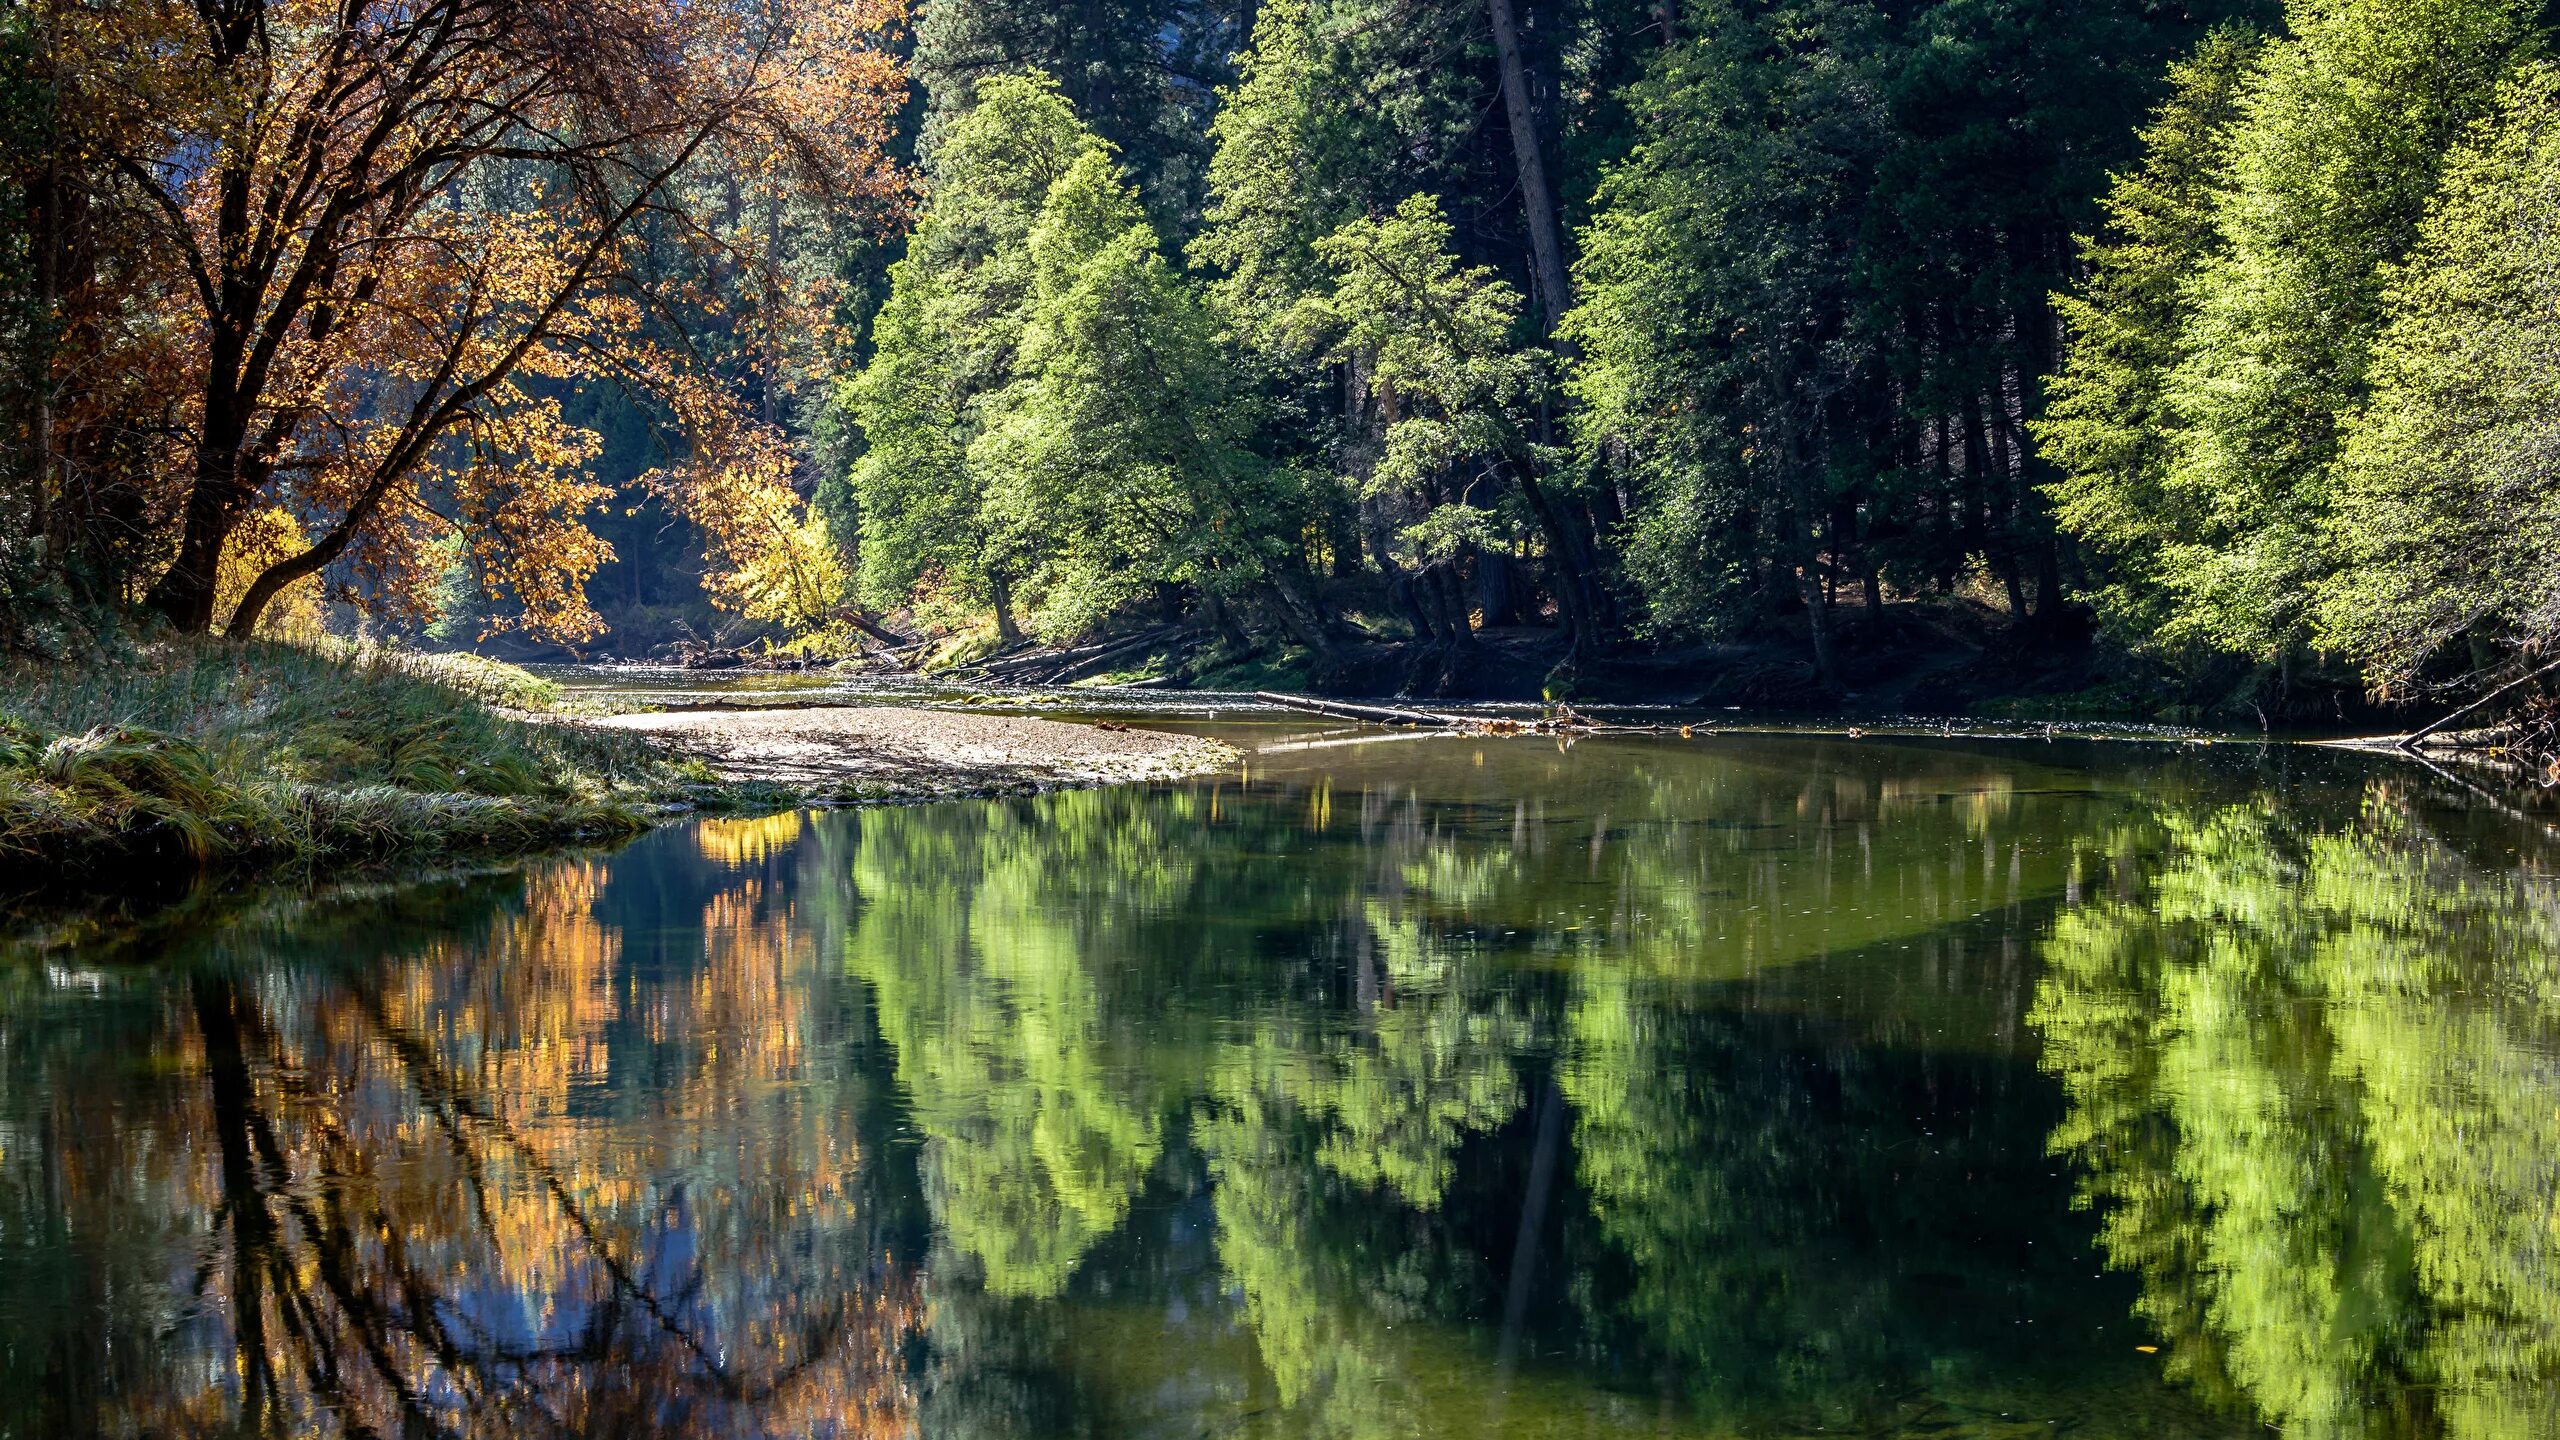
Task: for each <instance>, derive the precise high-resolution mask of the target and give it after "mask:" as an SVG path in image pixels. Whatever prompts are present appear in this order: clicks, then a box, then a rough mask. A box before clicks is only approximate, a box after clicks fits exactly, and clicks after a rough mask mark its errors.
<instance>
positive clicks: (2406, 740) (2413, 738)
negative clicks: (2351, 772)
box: [2399, 660, 2560, 751]
mask: <svg viewBox="0 0 2560 1440" xmlns="http://www.w3.org/2000/svg"><path fill="white" fill-rule="evenodd" d="M2554 670H2560V660H2554V661H2552V662H2551V663H2550V664H2548V665H2545V666H2543V667H2541V668H2540V669H2538V670H2535V671H2534V672H2533V673H2531V674H2529V675H2525V676H2522V677H2520V678H2518V679H2515V680H2510V681H2508V682H2507V683H2506V684H2504V685H2501V686H2499V687H2498V688H2497V689H2495V690H2492V691H2490V692H2489V693H2488V694H2486V695H2483V696H2481V697H2480V698H2479V699H2477V700H2474V701H2472V702H2471V703H2470V704H2468V705H2465V706H2463V707H2462V708H2461V709H2459V710H2456V711H2454V712H2453V713H2452V714H2450V715H2447V716H2445V717H2444V718H2443V719H2441V720H2438V721H2437V722H2435V723H2434V724H2432V725H2426V726H2421V727H2420V728H2418V729H2416V730H2412V731H2410V732H2409V733H2408V734H2406V735H2403V736H2401V737H2400V739H2399V745H2400V748H2401V749H2403V750H2412V751H2414V750H2416V749H2417V748H2418V742H2419V741H2421V740H2424V739H2426V738H2427V737H2428V736H2430V735H2433V734H2434V733H2436V732H2437V731H2439V730H2442V729H2443V728H2445V727H2446V726H2448V725H2450V724H2452V723H2453V722H2454V721H2456V720H2459V719H2461V718H2462V717H2463V716H2465V715H2469V714H2472V713H2474V712H2476V711H2478V710H2480V709H2482V708H2484V707H2486V706H2487V705H2489V704H2490V703H2491V702H2493V701H2497V700H2502V699H2505V698H2506V697H2507V696H2508V695H2511V694H2513V693H2514V692H2516V691H2518V690H2521V689H2523V688H2524V687H2525V686H2527V685H2530V684H2532V683H2533V682H2534V681H2536V680H2539V679H2541V678H2542V677H2543V676H2545V675H2548V674H2550V673H2551V672H2552V671H2554Z"/></svg>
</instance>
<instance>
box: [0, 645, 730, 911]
mask: <svg viewBox="0 0 2560 1440" xmlns="http://www.w3.org/2000/svg"><path fill="white" fill-rule="evenodd" d="M556 694H557V690H556V688H555V687H553V686H551V685H550V684H548V683H547V682H545V681H543V680H540V679H538V678H536V677H535V676H533V675H530V674H528V673H526V672H525V671H522V670H519V669H517V668H516V667H514V666H511V665H505V664H501V663H500V662H497V661H494V660H487V659H483V658H481V657H478V656H467V655H462V656H457V655H434V656H429V655H417V654H409V653H403V652H398V651H389V650H381V649H375V648H369V647H358V646H352V645H346V644H328V645H323V646H317V647H304V646H298V645H292V644H287V643H283V642H275V641H253V642H249V643H246V644H237V643H231V642H225V641H216V640H187V641H178V640H170V641H160V642H156V643H153V644H150V645H145V646H141V647H137V648H133V649H129V650H126V651H124V652H122V653H117V654H112V655H100V656H95V657H91V658H88V659H84V660H79V661H55V662H49V663H45V664H40V665H39V664H21V665H18V666H16V667H13V668H9V669H7V670H0V865H8V864H10V862H16V864H17V865H18V866H20V867H41V868H43V869H46V870H49V871H57V872H58V871H63V870H71V871H78V870H94V869H96V868H97V867H99V866H101V865H103V864H107V863H110V862H114V861H118V860H123V859H131V858H147V859H154V860H163V861H167V862H170V863H172V864H177V863H184V864H189V865H195V866H202V865H205V864H208V863H215V862H223V861H233V860H245V859H260V858H284V857H303V858H317V857H321V856H335V855H364V856H382V855H393V854H451V853H460V852H469V851H492V850H510V849H524V848H531V847H535V846H540V845H546V844H555V843H561V842H566V841H575V840H592V839H601V838H607V837H611V836H615V835H622V834H629V833H632V832H634V831H636V830H638V829H640V828H642V827H644V826H645V825H646V824H647V823H648V822H649V820H650V818H651V817H652V816H653V815H654V814H656V813H659V812H660V811H662V810H663V809H664V808H665V807H666V806H667V805H668V804H669V803H672V802H677V801H685V802H689V803H694V804H702V803H717V802H718V801H720V800H721V799H722V798H723V797H721V796H719V795H717V794H706V787H705V786H704V784H703V777H702V776H701V774H700V773H699V767H698V766H693V765H688V764H686V763H685V762H683V761H680V760H678V759H676V758H675V757H672V756H670V755H669V754H667V753H666V752H665V751H664V749H662V748H661V747H658V746H656V745H654V744H652V743H651V742H650V741H648V740H647V739H645V738H644V737H640V736H635V735H627V734H619V733H614V732H609V731H596V730H589V729H583V728H579V727H575V726H570V725H565V724H561V723H558V722H557V721H555V720H551V719H548V718H546V717H544V716H542V715H540V714H535V713H526V712H535V711H539V710H541V709H542V708H543V707H545V706H547V705H548V704H549V703H550V701H551V699H552V698H554V697H555V696H556Z"/></svg>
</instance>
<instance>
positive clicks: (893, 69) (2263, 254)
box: [0, 0, 2560, 719]
mask: <svg viewBox="0 0 2560 1440" xmlns="http://www.w3.org/2000/svg"><path fill="white" fill-rule="evenodd" d="M2549 35H2550V25H2549V19H2548V17H2546V16H2545V15H2544V13H2543V12H2542V11H2541V10H2540V9H2539V8H2538V7H2536V6H2532V5H2527V4H2523V3H2520V0H2296V3H2293V4H2290V5H2284V6H2278V5H2276V4H2273V3H2266V0H2184V3H2180V0H2142V3H2107V0H1261V3H1258V4H1255V3H1246V0H1235V3H1218V0H1079V3H1074V4H1067V5H1046V4H1029V3H1024V0H925V3H924V4H922V5H921V7H920V8H918V9H917V10H916V11H914V12H913V13H908V12H907V11H906V10H904V9H903V8H902V6H901V4H900V3H899V0H721V3H717V4H711V5H702V4H674V3H668V0H609V3H604V4H595V5H577V6H555V5H549V4H540V3H526V0H413V3H405V4H399V5H384V4H378V3H368V0H357V3H344V4H333V5H320V4H317V3H313V0H186V3H180V0H138V3H129V4H119V5H115V6H109V7H90V6H81V5H72V4H67V3H62V0H12V3H10V4H9V5H8V6H7V7H6V9H5V10H0V86H5V87H6V90H7V94H8V99H7V101H6V104H5V106H4V107H0V123H5V133H0V342H4V343H5V347H6V349H7V351H8V362H7V370H8V382H7V388H6V394H5V399H0V406H4V407H5V409H6V412H7V413H6V416H5V422H0V441H5V444H6V447H7V449H6V454H5V457H0V510H5V514H0V531H5V533H6V535H7V536H8V537H9V538H8V541H7V544H6V549H5V564H0V585H5V586H6V588H7V601H6V605H5V610H6V614H7V627H8V632H9V633H8V635H7V637H6V638H7V640H8V642H9V644H10V645H11V646H12V647H14V648H16V649H18V650H20V651H33V652H36V653H47V652H49V651H56V652H58V651H61V650H63V649H64V648H66V647H74V646H77V645H78V644H79V643H81V637H82V636H84V635H89V634H94V633H95V632H96V631H97V630H98V629H99V628H100V627H101V626H106V625H125V624H131V623H134V622H135V620H136V619H137V618H141V617H153V618H152V619H151V623H165V624H167V625H169V626H172V627H175V629H176V630H178V631H180V632H205V631H223V632H228V633H231V634H235V635H237V634H247V633H252V632H256V631H259V630H261V629H263V630H265V631H268V632H285V633H290V632H292V631H294V630H295V629H297V628H299V629H303V630H315V629H319V628H323V627H326V628H333V629H336V630H339V631H341V632H349V631H358V630H360V631H362V632H364V633H366V634H371V635H395V636H398V635H405V636H410V637H414V638H417V639H420V640H424V641H429V642H442V643H448V644H475V643H476V644H484V645H497V646H513V647H515V648H514V653H518V654H525V653H536V652H535V651H534V649H533V647H536V646H549V647H561V646H565V647H569V649H570V650H572V651H574V652H575V653H580V654H588V655H605V656H621V657H626V658H639V657H642V656H646V655H650V654H652V653H661V654H663V653H668V652H669V650H670V649H671V648H673V649H677V650H691V651H695V652H699V651H700V650H703V649H707V648H715V647H723V646H735V645H736V644H737V643H738V642H739V641H740V640H741V639H742V638H751V639H753V640H754V641H755V642H756V643H757V644H758V645H759V646H760V647H762V648H763V649H765V650H768V651H771V652H773V653H777V654H785V655H793V656H799V657H804V658H813V659H816V658H836V657H841V656H848V655H852V654H855V653H857V652H860V651H863V650H866V649H874V650H876V649H881V648H889V649H892V650H896V649H899V648H901V647H909V646H910V645H911V642H913V641H914V640H916V639H918V638H923V637H933V638H938V639H939V640H940V641H941V644H940V648H939V651H938V652H937V653H938V654H939V655H941V656H942V657H943V658H946V659H948V658H954V657H964V656H972V655H980V654H984V653H987V652H990V651H993V650H997V649H1001V648H1003V647H1008V646H1017V645H1025V644H1029V643H1032V642H1034V641H1039V642H1046V643H1047V644H1049V645H1051V646H1069V645H1074V644H1079V643H1083V644H1088V645H1090V644H1091V643H1093V642H1096V641H1099V640H1102V639H1105V638H1108V637H1112V636H1115V635H1123V634H1137V633H1140V632H1141V631H1148V632H1151V633H1156V634H1160V635H1163V636H1178V637H1182V638H1181V640H1180V643H1181V644H1185V645H1191V646H1193V647H1194V649H1193V650H1192V651H1191V652H1189V653H1190V654H1191V655H1192V656H1193V658H1192V659H1191V660H1189V661H1187V662H1183V664H1181V665H1177V666H1176V669H1177V671H1179V672H1180V675H1181V676H1188V677H1189V678H1194V679H1200V678H1208V679H1214V678H1215V677H1216V676H1217V675H1218V674H1220V673H1225V674H1229V675H1236V674H1246V673H1258V674H1269V673H1281V672H1287V673H1291V674H1294V675H1296V676H1298V677H1300V678H1301V679H1303V680H1304V681H1305V682H1306V683H1309V684H1314V685H1319V686H1330V687H1333V688H1349V689H1372V690H1380V691H1384V690H1412V691H1423V692H1456V691H1464V690H1469V689H1475V690H1478V691H1482V690H1485V689H1487V688H1499V682H1494V681H1487V680H1485V679H1483V678H1482V677H1483V676H1485V675H1487V674H1491V673H1496V672H1501V671H1503V669H1504V667H1505V666H1508V667H1510V668H1511V669H1512V670H1519V671H1521V673H1525V674H1528V675H1530V676H1531V677H1532V678H1531V679H1530V681H1529V683H1530V684H1531V685H1532V686H1535V685H1538V684H1540V683H1543V684H1544V685H1545V687H1546V688H1547V689H1548V691H1549V693H1585V691H1586V689H1587V687H1590V686H1592V685H1594V684H1597V683H1599V679H1600V678H1603V677H1608V676H1611V675H1613V674H1614V675H1618V676H1621V677H1623V676H1625V675H1627V674H1631V673H1636V672H1639V671H1640V672H1642V673H1645V674H1649V675H1651V676H1653V677H1655V679H1656V681H1657V682H1658V683H1659V684H1660V685H1664V686H1669V687H1672V688H1674V689H1676V688H1678V687H1680V686H1683V685H1685V686H1686V688H1687V690H1688V691H1690V692H1696V691H1699V690H1700V689H1701V684H1702V682H1701V680H1700V679H1699V678H1698V677H1700V676H1703V675H1706V674H1707V673H1709V672H1711V671H1713V672H1716V673H1719V674H1721V675H1723V676H1724V677H1725V678H1726V681H1728V682H1730V685H1731V686H1732V687H1733V688H1732V690H1731V693H1732V695H1733V696H1734V698H1738V699H1756V700H1773V699H1775V700H1791V701H1795V702H1798V703H1823V702H1826V701H1831V700H1837V699H1839V698H1840V697H1842V696H1846V695H1854V694H1857V693H1861V692H1864V693H1868V694H1875V693H1878V692H1877V686H1878V684H1879V682H1880V677H1886V676H1891V675H1902V676H1904V677H1905V678H1906V679H1907V678H1908V677H1909V676H1910V675H1912V674H1915V673H1920V672H1925V671H1927V670H1928V669H1929V668H1930V667H1931V666H1932V665H1934V664H1937V663H1938V660H1937V659H1933V656H1936V657H1945V656H1974V657H1980V656H1984V655H1989V656H1992V657H1994V659H1995V660H1996V662H1997V663H1996V665H1993V666H1992V672H1983V673H1993V672H1996V674H1997V676H1999V677H2001V683H2013V684H2018V685H2041V686H2043V687H2044V688H2046V689H2047V690H2050V691H2054V692H2056V693H2057V694H2059V693H2061V692H2064V691H2069V692H2072V693H2073V694H2077V695H2081V696H2083V697H2084V698H2085V699H2086V703H2089V704H2092V705H2098V706H2104V707H2112V708H2114V709H2116V710H2118V711H2123V712H2129V713H2139V714H2152V713H2163V712H2169V713H2182V714H2188V715H2210V714H2214V713H2217V711H2218V713H2221V714H2222V715H2224V716H2226V717H2228V716H2235V715H2236V716H2242V717H2245V716H2247V715H2248V714H2249V713H2250V712H2251V711H2253V710H2254V711H2255V713H2256V715H2257V716H2258V717H2259V718H2262V719H2264V718H2268V717H2278V718H2281V717H2284V716H2293V717H2297V718H2308V717H2311V716H2315V715H2336V714H2338V713H2340V711H2341V707H2342V706H2343V705H2345V704H2346V703H2347V702H2348V701H2349V700H2350V699H2351V698H2353V697H2357V696H2364V697H2373V698H2380V699H2384V700H2392V699H2407V698H2413V697H2426V696H2435V695H2454V694H2465V695H2467V694H2469V693H2474V692H2476V691H2478V690H2479V689H2481V688H2483V686H2484V685H2485V684H2487V683H2488V682H2490V681H2493V680H2504V679H2507V678H2511V677H2512V676H2514V675H2517V674H2522V673H2525V672H2527V671H2529V670H2530V669H2531V668H2532V667H2533V666H2534V665H2536V664H2539V663H2542V660H2541V658H2540V657H2541V656H2542V653H2543V652H2544V651H2546V650H2548V649H2549V647H2550V646H2551V644H2552V642H2553V641H2554V640H2555V639H2560V565H2555V564H2554V563H2553V557H2554V556H2555V555H2560V483H2555V480H2560V476H2556V475H2555V473H2554V472H2555V470H2560V418H2554V417H2560V404H2555V403H2553V401H2554V400H2555V399H2560V393H2555V392H2560V361H2555V359H2554V357H2555V356H2560V304H2555V302H2560V251H2555V250H2554V248H2553V245H2552V242H2551V241H2550V240H2549V238H2548V232H2549V231H2550V229H2551V226H2550V224H2549V222H2550V221H2551V220H2552V219H2553V218H2554V217H2560V140H2555V139H2554V138H2553V137H2554V132H2553V121H2555V120H2560V69H2555V68H2554V65H2553V63H2552V62H2551V61H2550V60H2548V59H2547V58H2546V51H2547V46H2548V39H2549ZM1166 643H1167V646H1168V647H1172V646H1174V644H1175V642H1174V641H1172V640H1168V641H1167V642H1166ZM545 653H550V654H555V655H556V654H560V653H563V652H562V651H561V650H559V649H557V648H554V649H550V650H548V651H547V652H545ZM908 653H913V651H912V650H909V652H908ZM1168 653H1170V651H1169V652H1168ZM1202 657H1206V658H1202ZM1973 663H1975V669H1976V671H1977V672H1982V666H1983V665H1984V664H1987V663H1990V662H1973ZM1186 666H1187V668H1185V667H1186ZM1221 666H1223V667H1226V669H1225V670H1224V671H1221V670H1220V669H1219V667H1221ZM1524 666H1525V667H1526V669H1525V670H1523V669H1522V667H1524ZM1238 667H1242V668H1238ZM1255 667H1259V668H1258V669H1257V668H1255ZM1647 667H1650V668H1647ZM1540 677H1543V680H1542V681H1541V678H1540ZM1736 677H1739V678H1736ZM1178 678H1179V677H1178ZM1665 693H1669V692H1668V691H1665ZM1900 693H1902V694H1904V695H1906V696H1907V695H1909V694H1912V693H1919V692H1912V691H1910V690H1909V689H1908V687H1907V686H1906V689H1905V690H1904V691H1903V692H1900ZM2066 698H2068V697H2066Z"/></svg>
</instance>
